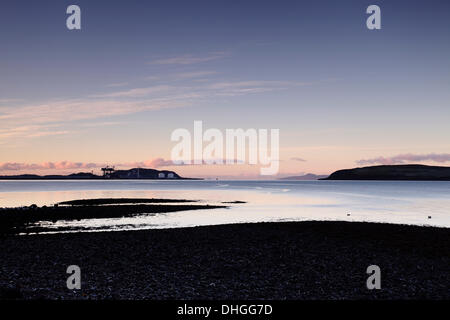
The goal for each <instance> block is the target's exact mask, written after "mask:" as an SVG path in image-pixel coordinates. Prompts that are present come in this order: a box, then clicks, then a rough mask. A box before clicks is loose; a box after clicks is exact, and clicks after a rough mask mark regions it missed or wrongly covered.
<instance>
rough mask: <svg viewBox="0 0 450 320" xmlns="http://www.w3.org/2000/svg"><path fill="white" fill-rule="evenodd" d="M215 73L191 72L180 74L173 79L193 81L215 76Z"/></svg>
mask: <svg viewBox="0 0 450 320" xmlns="http://www.w3.org/2000/svg"><path fill="white" fill-rule="evenodd" d="M216 73H217V72H215V71H192V72H181V73H176V74H174V75H173V78H174V79H177V80H184V79H193V78H201V77H207V76H210V75H213V74H216Z"/></svg>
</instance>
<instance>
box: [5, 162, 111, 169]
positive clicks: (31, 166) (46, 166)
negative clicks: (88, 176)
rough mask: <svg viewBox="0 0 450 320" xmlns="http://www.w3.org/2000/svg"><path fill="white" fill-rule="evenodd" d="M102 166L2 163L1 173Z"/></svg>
mask: <svg viewBox="0 0 450 320" xmlns="http://www.w3.org/2000/svg"><path fill="white" fill-rule="evenodd" d="M101 166H103V164H98V163H83V162H71V161H60V162H43V163H18V162H3V163H0V171H20V170H50V169H53V170H54V169H56V170H66V169H92V168H98V167H101Z"/></svg>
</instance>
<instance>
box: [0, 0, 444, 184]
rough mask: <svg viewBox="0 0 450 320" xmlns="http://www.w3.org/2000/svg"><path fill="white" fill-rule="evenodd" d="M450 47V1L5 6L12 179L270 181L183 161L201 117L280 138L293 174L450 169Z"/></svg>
mask: <svg viewBox="0 0 450 320" xmlns="http://www.w3.org/2000/svg"><path fill="white" fill-rule="evenodd" d="M72 4H76V5H78V6H79V7H80V8H81V30H68V29H67V27H66V19H67V17H68V16H69V15H68V14H66V8H67V7H68V6H69V5H72ZM372 4H375V5H378V6H379V7H380V8H381V29H380V30H369V29H368V28H367V27H366V19H367V17H368V16H369V15H368V14H367V13H366V8H367V7H368V6H369V5H372ZM449 39H450V2H449V1H437V0H431V1H414V0H410V1H400V0H390V1H362V0H358V1H356V0H355V1H349V0H343V1H324V0H315V1H312V0H311V1H300V0H295V1H287V0H277V1H264V0H258V1H256V0H246V1H237V0H236V1H235V0H226V1H219V0H205V1H203V0H183V1H172V0H164V1H133V0H131V1H130V0H127V1H102V0H95V1H92V0H89V1H83V0H72V1H63V0H58V1H46V0H40V1H23V0H14V1H12V0H3V1H2V2H1V4H0V46H1V50H0V174H8V175H9V174H19V173H24V172H29V173H38V174H53V173H68V172H78V171H91V170H93V171H94V172H96V173H99V168H100V167H101V166H103V165H106V164H109V165H115V166H116V167H120V168H131V167H134V166H141V167H152V168H157V169H168V170H175V171H176V172H177V173H179V174H181V175H184V176H195V177H216V176H218V177H224V178H237V179H240V178H242V179H247V178H261V176H260V175H259V169H258V166H255V165H248V164H237V165H205V164H203V165H184V166H174V165H172V164H171V162H170V160H171V150H172V148H173V147H174V145H175V144H176V143H175V142H173V141H171V139H170V137H171V133H172V132H173V131H174V130H175V129H177V128H186V129H188V130H190V131H193V126H194V121H196V120H200V121H202V122H203V126H204V128H205V129H206V128H217V129H219V130H222V131H225V130H226V129H235V128H243V129H249V128H255V129H268V130H270V129H279V130H280V159H279V160H280V162H279V164H280V169H279V174H278V176H290V175H301V174H304V173H315V174H329V173H331V172H333V171H335V170H338V169H342V168H352V167H356V166H363V165H377V164H403V163H423V164H431V165H449V162H450V148H449V147H450V145H449V141H450V126H449V120H450V90H449V85H450V59H449V57H450V41H449ZM265 178H267V177H265Z"/></svg>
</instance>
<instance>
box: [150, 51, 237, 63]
mask: <svg viewBox="0 0 450 320" xmlns="http://www.w3.org/2000/svg"><path fill="white" fill-rule="evenodd" d="M228 56H230V54H229V53H228V52H224V51H220V52H212V53H210V54H208V55H204V56H194V55H182V56H176V57H171V58H163V59H156V60H154V61H150V62H149V64H158V65H168V64H175V65H177V64H178V65H190V64H197V63H202V62H208V61H213V60H217V59H222V58H226V57H228Z"/></svg>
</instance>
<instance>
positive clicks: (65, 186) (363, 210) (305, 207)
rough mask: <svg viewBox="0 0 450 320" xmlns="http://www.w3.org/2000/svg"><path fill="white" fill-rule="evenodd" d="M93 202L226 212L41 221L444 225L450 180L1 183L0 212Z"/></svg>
mask: <svg viewBox="0 0 450 320" xmlns="http://www.w3.org/2000/svg"><path fill="white" fill-rule="evenodd" d="M94 198H167V199H188V200H199V201H200V203H201V204H211V205H216V204H221V205H223V202H233V201H244V202H245V203H234V204H233V203H232V204H227V205H228V206H229V207H228V208H224V209H222V208H220V209H205V210H191V211H189V210H187V211H179V212H170V213H160V214H140V215H137V216H133V217H126V218H114V219H86V220H80V221H58V222H56V223H51V222H43V223H42V224H43V225H45V227H47V228H49V230H50V231H49V232H52V231H51V230H53V229H54V230H55V232H56V230H57V229H58V228H59V227H70V228H71V229H73V230H74V231H71V232H81V231H85V232H95V231H116V230H140V229H162V228H180V227H194V226H205V225H219V224H231V223H255V222H281V221H312V220H315V221H368V222H387V223H396V224H412V225H421V226H438V227H445V228H449V227H450V182H449V181H328V180H324V181H287V180H270V181H260V180H257V181H256V180H248V181H243V180H219V181H216V180H164V181H161V180H49V181H42V180H29V181H28V180H20V181H19V180H17V181H15V180H7V181H0V207H20V206H29V205H31V204H36V205H38V206H43V205H47V206H48V205H53V204H56V203H58V202H61V201H66V200H75V199H94Z"/></svg>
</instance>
